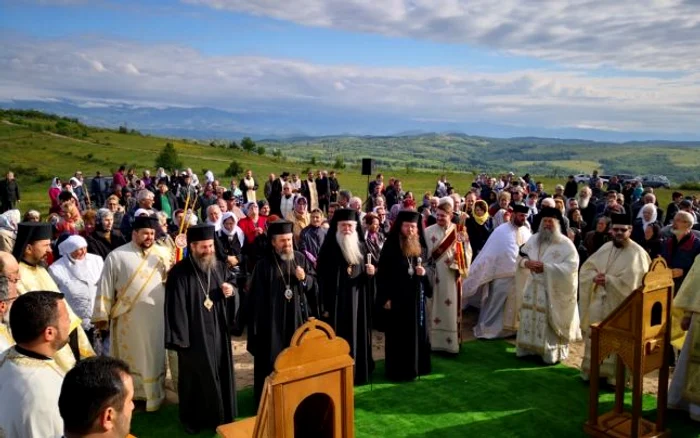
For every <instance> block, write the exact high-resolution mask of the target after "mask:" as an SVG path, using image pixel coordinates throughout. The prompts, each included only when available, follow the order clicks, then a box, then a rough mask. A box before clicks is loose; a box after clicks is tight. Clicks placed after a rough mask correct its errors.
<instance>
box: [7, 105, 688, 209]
mask: <svg viewBox="0 0 700 438" xmlns="http://www.w3.org/2000/svg"><path fill="white" fill-rule="evenodd" d="M492 140H493V139H479V138H475V137H468V136H464V135H455V136H448V135H433V136H418V137H368V138H365V137H352V138H350V137H334V138H330V139H329V138H323V139H309V140H296V141H294V142H288V143H279V142H258V145H263V146H264V147H265V148H266V155H259V154H257V153H248V152H245V151H243V150H241V149H231V148H229V147H228V145H216V144H213V145H212V144H202V143H197V142H194V141H189V140H175V139H167V138H162V137H152V136H148V135H141V134H140V133H138V132H134V131H131V132H120V131H119V130H110V129H102V128H94V127H89V126H85V125H83V124H81V123H79V122H78V121H77V120H75V119H70V118H63V117H58V116H53V115H48V114H43V113H39V112H34V111H28V112H26V111H25V112H22V111H13V110H8V111H0V170H1V171H2V172H3V174H4V172H5V171H6V170H12V171H14V172H15V174H16V176H17V179H18V181H19V183H20V187H21V190H22V204H21V209H22V211H25V210H26V209H28V208H37V209H39V210H40V211H41V212H43V213H45V212H46V211H47V210H48V195H47V192H48V188H49V185H50V182H51V179H52V177H54V176H59V177H61V178H62V179H67V178H68V177H70V176H71V175H73V173H74V172H75V171H76V170H81V171H83V173H84V174H85V176H86V177H90V176H92V175H94V173H95V172H96V171H98V170H99V171H101V172H102V173H103V174H104V175H111V174H112V173H113V172H114V170H115V169H116V168H117V167H118V166H119V165H121V164H125V165H126V166H128V167H134V168H135V169H136V170H137V173H139V174H140V173H141V171H142V170H143V169H150V170H152V171H153V170H155V166H154V162H155V158H156V156H157V155H158V153H159V152H160V151H161V149H162V148H163V146H164V145H165V144H166V143H167V142H170V143H173V145H174V146H175V149H176V150H177V152H178V154H179V156H180V158H181V160H182V161H183V163H184V164H185V166H187V167H191V168H192V169H193V170H194V171H195V172H198V173H199V172H203V170H204V169H211V170H212V171H213V172H214V174H215V175H217V177H219V178H220V179H221V180H222V182H224V181H223V180H225V179H226V178H224V177H223V175H224V171H225V169H226V168H227V167H228V165H229V163H230V162H231V161H233V160H235V161H237V162H238V163H239V164H240V165H241V167H242V168H243V169H246V168H251V169H253V171H254V172H255V174H256V176H257V178H258V179H259V180H261V181H263V180H264V179H265V178H266V177H267V175H268V174H269V173H275V174H279V173H280V172H281V171H285V170H286V171H288V172H290V173H294V172H297V173H301V174H305V172H306V170H307V169H309V168H313V169H330V168H332V165H333V163H334V162H335V161H336V159H337V158H338V157H342V158H343V159H344V161H345V164H346V165H347V167H345V168H343V169H338V173H339V179H340V182H341V184H342V186H343V188H347V189H350V190H351V191H352V192H353V193H355V194H358V195H360V196H364V195H365V193H366V190H367V189H366V187H367V185H366V184H367V177H365V176H362V175H360V170H359V167H358V165H359V162H360V159H361V158H362V157H368V156H369V157H372V156H374V157H376V158H377V171H381V172H384V173H385V174H386V176H387V178H388V177H391V176H394V177H399V178H401V179H402V180H403V181H404V188H405V189H408V190H413V191H414V193H416V194H417V197H420V194H422V193H423V192H425V191H430V192H432V191H433V190H434V187H435V181H436V179H437V177H438V176H439V174H441V173H446V174H447V176H448V179H449V180H450V181H451V182H452V184H453V185H454V186H455V187H456V188H457V189H458V190H459V191H460V192H461V193H464V192H466V191H467V190H468V188H469V186H470V184H471V181H472V180H473V174H472V173H468V171H483V170H487V169H496V167H498V170H514V171H517V172H521V173H525V172H529V173H531V174H533V175H540V176H539V177H538V180H541V181H543V182H544V184H545V187H546V188H549V190H550V191H552V189H553V186H554V185H555V184H558V183H563V178H562V177H561V175H563V174H564V173H559V174H558V175H557V173H556V172H551V170H552V169H553V168H555V167H556V166H562V168H564V166H568V167H566V168H567V169H570V170H567V172H566V173H568V172H571V171H573V170H574V168H580V170H581V171H590V169H591V168H592V167H595V166H594V165H595V164H596V163H600V162H601V160H612V159H620V160H622V159H625V160H630V161H633V160H634V159H635V157H636V158H637V159H638V160H641V158H640V157H641V156H643V154H641V152H639V151H638V152H637V153H636V154H632V152H631V151H627V152H624V153H623V151H622V149H620V150H614V151H610V150H608V151H603V150H601V151H600V157H604V158H601V159H599V160H596V159H593V158H592V157H591V156H590V153H588V152H586V151H588V150H589V148H591V147H593V146H591V142H586V144H585V145H584V144H582V145H580V147H579V148H578V149H576V147H575V145H568V146H566V147H568V148H573V149H572V150H578V152H576V153H577V154H578V153H580V154H581V157H579V158H577V157H578V155H577V156H571V155H570V154H569V152H562V151H558V150H557V147H556V146H553V145H542V146H538V145H535V144H531V145H529V146H528V145H522V146H518V145H517V144H518V142H522V141H526V142H532V141H534V140H532V139H524V140H523V139H519V140H514V143H513V144H508V143H507V141H504V144H507V146H504V144H499V145H497V146H494V145H493V144H492V143H490V142H491V141H492ZM545 143H546V142H545ZM596 147H597V146H596ZM495 148H501V149H500V150H502V151H504V150H506V151H510V152H508V153H509V154H510V155H506V152H502V154H503V157H502V159H500V161H499V159H498V158H497V157H496V158H488V160H492V161H488V160H487V159H486V158H483V163H484V164H483V166H481V165H476V164H478V163H480V162H481V161H479V159H478V158H474V157H487V156H488V157H491V155H488V154H487V151H491V150H494V149H495ZM518 148H523V149H524V151H526V152H522V153H521V152H518V151H519V149H518ZM274 149H279V150H280V152H281V156H277V157H273V156H270V154H272V153H273V150H274ZM548 149H549V151H547V150H548ZM380 150H381V151H383V155H377V154H378V152H379V151H380ZM640 150H646V149H645V147H644V146H642V147H640ZM649 150H656V149H654V148H651V147H650V149H649ZM679 150H682V151H683V152H684V153H685V154H686V155H685V157H686V158H685V159H681V158H680V156H679V157H677V158H678V160H677V161H678V162H679V164H678V166H677V167H679V166H681V165H682V166H684V167H688V168H689V169H692V170H693V172H694V170H695V169H696V167H694V166H696V165H697V164H698V163H699V162H700V157H698V155H697V154H698V150H697V149H694V148H692V147H688V148H687V149H679ZM307 151H311V152H307ZM465 151H467V152H465ZM479 152H481V153H479ZM488 153H491V152H488ZM572 153H573V152H572ZM655 153H657V154H658V150H657V152H655ZM584 154H585V155H586V156H585V157H584V156H583V155H584ZM616 154H617V155H616ZM625 154H627V155H625ZM633 155H634V156H633ZM311 157H314V158H315V160H316V164H314V165H311V164H309V162H310V159H311ZM508 157H511V158H513V157H516V158H518V160H512V161H508V160H509V158H508ZM616 157H617V158H616ZM555 158H556V159H557V160H554V161H547V160H548V159H552V160H553V159H555ZM467 162H469V163H476V164H474V165H473V166H471V165H470V166H467V165H466V164H465V163H467ZM489 163H495V164H489ZM496 165H498V166H496ZM490 166H494V167H490ZM442 168H445V169H446V172H443V171H442ZM438 169H440V170H438ZM606 170H607V168H606ZM633 173H634V172H633ZM659 173H662V172H659ZM261 185H262V184H261ZM659 198H660V199H659V202H660V203H661V204H662V205H664V206H665V204H667V202H668V198H669V196H668V191H660V196H659Z"/></svg>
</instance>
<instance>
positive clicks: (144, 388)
mask: <svg viewBox="0 0 700 438" xmlns="http://www.w3.org/2000/svg"><path fill="white" fill-rule="evenodd" d="M158 227H160V223H159V222H158V219H157V218H155V217H149V216H138V217H136V218H135V219H134V224H133V231H132V232H131V241H130V242H129V243H127V244H125V245H122V246H120V247H119V248H117V249H115V250H114V251H112V252H111V253H109V255H108V256H107V259H106V260H105V266H104V269H103V270H102V278H101V279H100V282H99V284H98V286H97V297H96V298H95V309H94V312H93V315H92V321H93V323H94V325H95V327H96V328H97V329H98V330H107V329H109V332H110V338H111V339H110V343H109V345H110V349H109V355H110V356H112V357H116V358H117V359H122V360H123V361H124V362H126V363H128V364H129V367H130V368H131V369H132V370H133V377H134V400H139V401H144V400H145V401H146V410H147V411H149V412H152V411H156V410H158V409H159V408H160V405H161V403H162V402H163V400H164V399H165V347H164V343H163V334H164V330H165V328H164V327H165V312H164V306H165V279H166V276H167V272H168V270H169V269H170V260H171V254H170V253H169V252H168V251H166V250H165V249H163V248H162V247H160V246H158V245H155V233H156V228H158Z"/></svg>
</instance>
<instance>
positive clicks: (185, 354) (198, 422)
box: [165, 224, 236, 433]
mask: <svg viewBox="0 0 700 438" xmlns="http://www.w3.org/2000/svg"><path fill="white" fill-rule="evenodd" d="M214 239H216V236H215V232H214V227H213V226H211V225H207V224H201V225H197V226H193V227H189V228H188V229H187V242H188V245H189V254H188V256H187V257H186V258H184V259H183V260H181V261H180V262H178V263H177V264H176V265H175V266H173V268H172V269H171V270H170V272H169V273H168V279H167V282H166V285H165V348H167V349H169V350H174V351H176V352H177V357H178V366H179V377H178V388H179V391H178V392H179V398H180V406H179V410H180V421H181V422H182V424H183V426H184V427H185V430H186V431H187V432H188V433H197V432H198V431H200V430H202V429H215V428H216V427H217V426H219V425H221V424H226V423H230V422H232V421H233V419H234V418H235V416H236V387H235V380H234V377H233V372H234V371H233V369H234V368H233V356H232V351H231V337H230V335H229V324H228V320H227V314H228V313H227V306H229V305H234V301H233V300H232V297H233V295H234V294H235V288H234V286H233V284H234V279H233V278H232V276H231V275H230V271H229V270H228V269H227V268H226V264H225V263H223V262H221V261H219V260H217V259H216V255H215V247H214Z"/></svg>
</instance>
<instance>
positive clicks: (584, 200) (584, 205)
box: [578, 198, 591, 210]
mask: <svg viewBox="0 0 700 438" xmlns="http://www.w3.org/2000/svg"><path fill="white" fill-rule="evenodd" d="M589 202H591V198H579V200H578V207H579V208H580V209H581V210H584V209H586V208H588V203H589Z"/></svg>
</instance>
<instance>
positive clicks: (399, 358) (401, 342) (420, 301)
mask: <svg viewBox="0 0 700 438" xmlns="http://www.w3.org/2000/svg"><path fill="white" fill-rule="evenodd" d="M392 249H393V248H390V247H387V246H385V248H384V250H383V251H382V255H381V257H380V259H379V268H378V269H377V304H376V305H377V307H380V306H381V307H383V306H384V304H386V302H387V300H391V309H390V310H384V311H382V312H380V314H381V315H382V317H383V318H384V319H385V321H382V325H383V326H384V328H385V335H386V341H385V346H384V348H385V372H386V377H387V379H389V380H394V381H405V380H413V379H415V378H416V376H420V375H425V374H429V373H430V370H431V367H430V338H429V336H428V321H427V316H426V298H429V297H431V296H432V288H431V285H430V280H429V279H430V275H429V272H427V271H428V269H427V268H426V275H424V276H422V277H419V276H417V275H415V273H414V274H413V275H409V274H408V270H409V259H408V258H407V257H406V256H404V255H403V253H401V252H400V251H393V250H392ZM422 260H427V257H426V254H425V249H423V254H422ZM410 261H411V264H412V266H413V269H414V272H415V267H416V266H417V263H416V262H417V260H416V258H415V257H412V258H410ZM423 267H424V268H425V265H424V266H423Z"/></svg>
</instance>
